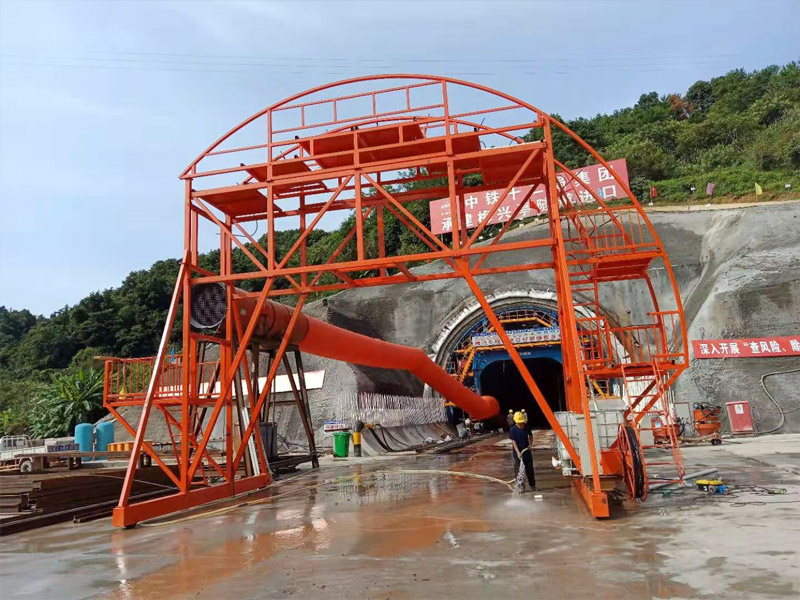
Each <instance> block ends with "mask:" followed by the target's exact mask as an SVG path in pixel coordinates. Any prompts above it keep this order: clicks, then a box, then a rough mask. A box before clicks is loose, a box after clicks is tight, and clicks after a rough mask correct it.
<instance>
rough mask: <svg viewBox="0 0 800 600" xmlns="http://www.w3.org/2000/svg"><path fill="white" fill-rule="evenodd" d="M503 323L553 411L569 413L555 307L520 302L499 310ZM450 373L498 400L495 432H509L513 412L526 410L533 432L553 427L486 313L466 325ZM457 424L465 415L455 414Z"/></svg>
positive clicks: (450, 357) (452, 352) (452, 351)
mask: <svg viewBox="0 0 800 600" xmlns="http://www.w3.org/2000/svg"><path fill="white" fill-rule="evenodd" d="M495 312H496V314H497V317H498V319H499V320H500V322H501V323H502V324H503V327H504V329H505V330H506V333H507V334H508V336H509V337H510V338H511V341H512V342H513V343H514V345H515V347H516V348H517V351H518V352H519V354H520V356H521V357H522V359H523V360H524V362H525V366H526V367H527V369H528V372H529V373H530V374H531V376H532V377H533V379H534V381H535V382H536V385H537V386H539V389H540V390H541V391H542V394H543V395H544V396H545V399H546V400H547V403H548V405H549V406H550V408H551V409H552V410H553V411H559V410H566V400H565V394H564V374H563V368H562V364H561V345H560V340H561V335H560V329H559V324H558V312H557V309H556V307H555V306H549V305H545V304H539V303H534V302H531V301H520V300H516V301H514V302H511V303H509V304H505V305H500V306H496V307H495ZM448 347H449V351H448V353H447V365H446V367H447V371H448V372H449V373H450V374H452V375H454V376H455V377H457V378H458V379H459V380H460V381H462V383H463V384H464V385H466V386H469V387H472V388H473V389H474V390H475V391H476V392H478V393H479V394H482V395H490V396H494V397H495V398H497V400H498V402H499V403H500V409H501V410H500V414H499V415H498V416H496V417H494V418H492V419H490V420H488V421H486V423H485V424H486V426H487V427H490V428H499V427H504V428H505V427H507V415H508V411H509V410H513V411H518V410H522V409H525V411H526V412H527V413H528V417H529V423H530V424H531V426H532V427H533V428H549V427H550V425H549V423H548V422H547V420H546V419H545V416H544V413H543V412H542V410H541V409H540V408H539V406H538V404H537V403H536V400H535V399H534V397H533V395H532V394H531V392H530V391H529V390H528V386H527V385H526V384H525V381H524V380H523V379H522V376H521V375H520V373H519V371H518V370H517V368H516V366H515V365H514V363H513V362H512V360H511V357H510V356H509V354H508V352H507V351H506V349H505V348H504V347H503V345H502V342H501V341H500V338H499V336H498V335H497V333H496V332H495V331H494V330H493V329H492V328H491V325H490V324H489V322H488V320H487V319H486V317H485V316H484V315H483V314H482V313H480V314H479V315H477V316H475V317H473V318H472V319H467V323H466V324H465V325H464V326H462V327H461V328H460V329H459V330H458V331H457V333H456V334H455V335H454V336H453V338H452V339H451V342H450V344H449V345H448ZM451 413H454V414H452V417H453V419H454V420H460V418H461V417H463V415H461V414H460V413H459V411H457V409H456V410H454V411H451Z"/></svg>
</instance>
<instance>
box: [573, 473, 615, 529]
mask: <svg viewBox="0 0 800 600" xmlns="http://www.w3.org/2000/svg"><path fill="white" fill-rule="evenodd" d="M572 488H573V489H574V490H575V491H576V492H577V493H578V494H579V495H580V497H581V498H583V501H584V502H585V503H586V506H587V508H588V509H589V512H590V513H592V516H593V517H594V518H595V519H607V518H608V517H610V516H611V513H610V511H609V507H608V494H606V493H605V492H603V491H600V490H598V491H595V490H593V489H592V486H591V484H590V483H587V482H586V481H585V480H584V478H583V477H573V478H572Z"/></svg>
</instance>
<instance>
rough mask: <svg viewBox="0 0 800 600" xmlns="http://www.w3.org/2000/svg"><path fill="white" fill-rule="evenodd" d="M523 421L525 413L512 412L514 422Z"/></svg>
mask: <svg viewBox="0 0 800 600" xmlns="http://www.w3.org/2000/svg"><path fill="white" fill-rule="evenodd" d="M524 422H525V415H523V414H522V413H521V412H515V413H514V423H524Z"/></svg>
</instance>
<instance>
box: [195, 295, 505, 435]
mask: <svg viewBox="0 0 800 600" xmlns="http://www.w3.org/2000/svg"><path fill="white" fill-rule="evenodd" d="M234 305H235V307H236V310H238V311H240V315H241V317H242V321H243V322H244V323H246V322H248V321H249V319H250V317H251V315H252V314H253V310H254V309H255V305H256V301H255V299H253V298H244V299H238V300H235V301H234ZM293 312H294V310H293V309H292V307H290V306H286V305H284V304H278V303H277V302H272V301H270V300H267V301H266V302H265V304H264V307H263V309H262V310H261V315H262V316H261V319H260V320H259V321H258V323H257V325H256V330H255V332H254V334H253V335H254V336H257V337H267V338H272V339H280V338H281V337H282V336H283V334H284V333H285V332H286V328H287V326H288V324H289V319H290V318H291V316H292V313H293ZM226 313H227V301H226V294H225V287H224V286H223V285H218V284H200V285H196V286H193V287H192V325H193V326H194V327H198V328H210V327H216V326H217V325H219V324H220V323H221V322H222V321H223V320H224V319H225V315H226ZM290 342H291V343H292V344H295V345H296V346H298V347H299V348H300V350H302V351H303V352H308V353H309V354H313V355H315V356H322V357H324V358H330V359H333V360H340V361H344V362H348V363H352V364H355V365H361V366H363V367H376V368H380V369H403V370H406V371H408V372H410V373H412V374H413V375H415V376H416V377H417V378H419V379H420V380H421V381H423V382H424V383H427V384H428V385H429V386H431V388H433V389H434V390H436V391H437V392H439V393H440V394H441V395H442V396H443V397H444V398H446V399H447V400H449V401H450V402H452V403H453V404H455V405H456V406H458V407H459V408H461V409H463V410H464V411H465V412H467V413H469V415H470V416H471V417H472V418H474V419H488V418H490V417H493V416H495V415H496V414H497V413H498V412H499V410H500V407H499V405H498V403H497V400H495V399H494V398H492V397H491V396H479V395H478V394H476V393H475V392H473V391H472V390H470V389H468V388H466V387H464V386H463V385H461V383H459V382H458V381H457V380H456V379H455V378H453V377H451V376H450V375H448V374H447V373H446V372H445V371H444V369H442V368H441V367H440V366H439V365H437V364H436V363H435V362H433V361H432V360H431V359H430V358H428V356H427V355H426V354H425V353H424V352H423V351H422V350H420V349H419V348H410V347H408V346H402V345H400V344H392V343H390V342H384V341H383V340H376V339H374V338H371V337H367V336H365V335H361V334H358V333H353V332H352V331H348V330H346V329H341V328H339V327H336V326H334V325H331V324H330V323H325V322H324V321H320V320H319V319H315V318H314V317H309V316H308V315H305V314H302V313H301V314H300V316H299V317H298V320H297V323H296V324H295V327H294V330H293V331H292V336H291V339H290Z"/></svg>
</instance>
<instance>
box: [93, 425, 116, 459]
mask: <svg viewBox="0 0 800 600" xmlns="http://www.w3.org/2000/svg"><path fill="white" fill-rule="evenodd" d="M95 436H96V438H95V450H96V451H97V452H103V451H104V450H108V445H109V444H113V443H114V423H112V422H111V421H103V422H102V423H98V424H97V429H96V431H95ZM105 459H106V457H105V456H98V457H97V460H105Z"/></svg>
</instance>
